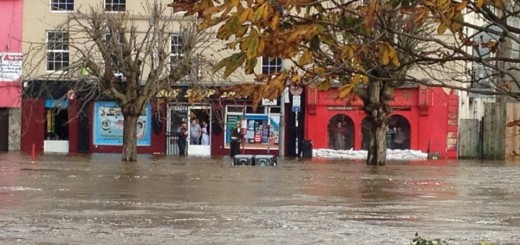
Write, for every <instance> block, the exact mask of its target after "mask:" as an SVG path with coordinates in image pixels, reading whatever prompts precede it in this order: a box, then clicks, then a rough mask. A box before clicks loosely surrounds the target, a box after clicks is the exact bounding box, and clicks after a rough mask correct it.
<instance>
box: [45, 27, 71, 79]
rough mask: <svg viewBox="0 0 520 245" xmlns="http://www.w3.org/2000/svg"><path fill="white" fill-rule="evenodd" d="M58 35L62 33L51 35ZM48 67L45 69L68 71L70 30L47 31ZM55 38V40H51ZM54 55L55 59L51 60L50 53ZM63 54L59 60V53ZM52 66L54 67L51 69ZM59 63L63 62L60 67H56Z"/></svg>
mask: <svg viewBox="0 0 520 245" xmlns="http://www.w3.org/2000/svg"><path fill="white" fill-rule="evenodd" d="M51 34H54V35H56V36H57V35H58V34H60V35H61V37H56V36H54V37H51V36H50V35H51ZM45 35H46V56H47V57H46V67H45V70H46V71H47V72H66V71H67V69H68V67H69V65H70V48H69V43H70V34H69V32H68V31H55V30H51V31H46V32H45ZM51 39H54V40H51ZM51 54H52V55H53V59H52V60H50V56H49V55H51ZM59 54H61V59H60V60H57V59H56V57H57V55H59ZM51 62H52V66H53V69H49V67H50V66H51ZM57 64H61V66H60V68H56V66H57Z"/></svg>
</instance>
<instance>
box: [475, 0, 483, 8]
mask: <svg viewBox="0 0 520 245" xmlns="http://www.w3.org/2000/svg"><path fill="white" fill-rule="evenodd" d="M482 5H484V0H477V2H476V3H475V6H476V7H477V8H482Z"/></svg>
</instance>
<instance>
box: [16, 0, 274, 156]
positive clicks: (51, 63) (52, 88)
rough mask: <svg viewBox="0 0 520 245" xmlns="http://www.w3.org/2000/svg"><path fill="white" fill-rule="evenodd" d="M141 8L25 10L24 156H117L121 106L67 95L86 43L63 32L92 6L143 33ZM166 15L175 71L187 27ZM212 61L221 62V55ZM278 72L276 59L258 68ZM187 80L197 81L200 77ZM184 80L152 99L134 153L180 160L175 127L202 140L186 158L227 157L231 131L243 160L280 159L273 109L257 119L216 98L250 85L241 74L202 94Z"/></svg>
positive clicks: (123, 4) (68, 4) (80, 1)
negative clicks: (255, 156)
mask: <svg viewBox="0 0 520 245" xmlns="http://www.w3.org/2000/svg"><path fill="white" fill-rule="evenodd" d="M145 2H146V1H145ZM145 2H141V1H139V2H137V1H108V0H106V1H103V4H102V5H101V6H98V2H96V3H95V5H93V3H92V2H91V1H87V0H50V1H48V2H41V1H40V2H37V3H34V4H32V5H30V6H24V9H23V11H24V13H25V16H26V18H25V19H24V23H23V41H24V46H23V52H24V54H26V57H30V58H28V59H26V60H25V63H24V69H25V70H24V80H25V82H24V84H25V86H24V94H23V101H22V115H21V116H22V124H23V125H22V136H21V148H22V150H23V151H32V149H33V148H34V149H35V150H36V151H37V152H45V153H74V152H89V153H120V152H121V146H122V125H123V118H122V114H121V109H120V108H119V106H118V105H117V104H116V103H115V101H113V100H111V99H110V98H103V97H100V98H98V99H96V100H89V99H88V98H86V96H84V95H83V94H81V93H80V92H78V91H74V90H72V84H74V83H76V82H78V81H77V80H75V79H74V77H73V76H64V74H66V73H67V72H68V71H67V67H69V66H71V65H72V64H73V63H74V62H77V60H76V58H77V54H76V53H75V52H78V51H77V50H75V48H76V47H73V45H78V43H79V42H80V41H81V40H83V39H82V38H85V37H84V36H81V33H74V32H73V31H72V27H69V29H70V31H67V28H63V27H67V20H68V18H70V16H71V15H73V14H74V13H77V11H79V10H81V11H83V12H84V11H88V10H89V7H91V6H94V7H101V11H104V12H105V13H114V14H118V13H128V14H131V17H130V19H131V20H132V21H133V22H135V23H136V26H137V27H138V28H142V29H143V30H146V28H148V26H149V18H146V15H145V13H144V12H143V6H144V4H146V3H145ZM149 2H150V3H153V2H154V1H149ZM170 11H173V10H170ZM166 12H167V13H166V14H168V15H170V14H171V18H173V19H174V24H173V25H174V26H173V27H172V28H173V31H172V33H171V36H170V38H169V41H168V42H169V45H167V47H166V49H167V50H166V51H167V52H168V53H169V54H170V56H171V61H172V65H173V61H174V60H176V58H178V57H180V56H182V55H183V53H182V49H181V46H182V42H183V39H182V36H181V34H180V33H177V32H176V31H175V30H179V31H180V30H181V26H182V24H183V23H187V22H189V21H192V20H190V19H185V18H184V17H182V16H181V14H174V13H171V12H168V10H167V11H166ZM176 28H177V29H176ZM143 32H144V31H143ZM208 42H212V43H211V49H208V51H207V53H204V54H208V55H214V54H215V52H217V50H220V49H222V47H223V44H222V43H220V42H215V41H212V40H208ZM217 56H225V54H222V53H219V54H218V55H217ZM281 65H282V64H281V60H279V59H265V60H262V62H259V65H258V68H257V69H258V71H259V72H264V73H269V72H271V71H274V70H279V69H281ZM145 69H146V68H145ZM25 71H26V72H25ZM81 73H83V71H82V72H81ZM193 73H194V74H195V75H196V76H197V77H199V76H201V75H200V74H199V72H198V71H194V72H193ZM81 75H83V74H81ZM190 75H191V73H190ZM213 76H215V75H213ZM64 77H67V79H64ZM190 78H191V76H190V77H188V78H187V79H185V80H182V81H180V82H178V83H177V84H176V86H175V87H173V88H171V90H169V91H167V92H165V93H163V94H162V95H159V94H158V95H157V97H161V98H160V99H157V100H154V101H155V102H154V103H150V104H149V105H148V106H147V107H146V108H145V111H143V113H142V115H141V117H140V118H139V122H138V129H137V132H138V141H137V145H138V152H139V153H147V154H168V155H178V154H180V152H179V146H178V140H179V138H178V133H177V132H178V130H179V125H180V124H181V123H182V122H186V123H187V125H188V127H189V128H191V127H192V126H193V128H199V129H200V131H197V130H196V129H194V131H193V132H190V136H192V135H195V134H196V132H200V137H199V138H198V139H197V140H195V139H194V140H193V141H188V146H187V152H186V153H187V154H188V155H224V154H228V153H229V143H230V135H231V134H232V131H233V130H236V128H237V126H239V127H240V130H241V132H242V133H243V135H244V140H243V144H242V145H241V150H242V152H254V153H262V152H265V153H267V152H269V153H272V154H278V148H279V134H280V132H281V131H282V129H281V128H280V124H281V123H280V122H281V121H282V120H281V119H280V118H281V115H280V112H281V109H280V108H281V107H280V103H279V101H274V102H273V101H271V102H269V103H268V104H266V105H264V106H262V105H261V106H260V107H259V108H258V109H257V110H256V111H255V110H253V106H252V103H251V101H248V100H239V101H237V100H231V99H229V97H230V96H228V95H226V92H221V91H220V90H219V87H221V86H224V85H230V84H235V83H240V82H247V81H248V80H247V79H249V78H248V77H247V76H244V74H238V75H236V76H235V75H234V77H231V78H228V79H226V81H225V82H224V81H223V80H221V79H219V78H218V77H216V76H215V77H212V78H211V79H209V78H208V84H205V85H203V86H201V87H203V88H204V89H198V88H196V87H197V85H195V86H193V84H194V83H195V81H194V80H190ZM78 79H82V78H78ZM199 80H200V79H199ZM210 80H211V81H210ZM209 81H210V82H211V84H209ZM197 82H200V81H197ZM203 82H206V81H203ZM171 93H174V94H171ZM193 93H203V97H205V99H204V100H202V101H201V102H196V103H193V102H190V101H189V100H188V99H187V97H186V96H187V94H193ZM160 94H161V93H160ZM162 97H164V98H162ZM239 123H240V125H239ZM202 129H204V131H205V132H204V133H202V131H203V130H202ZM197 134H198V133H197ZM203 139H204V140H203Z"/></svg>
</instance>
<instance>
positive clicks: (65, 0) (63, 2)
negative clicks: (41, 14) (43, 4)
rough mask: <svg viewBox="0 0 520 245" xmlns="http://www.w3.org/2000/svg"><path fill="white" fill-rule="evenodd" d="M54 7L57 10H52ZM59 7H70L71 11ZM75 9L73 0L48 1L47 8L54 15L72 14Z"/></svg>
mask: <svg viewBox="0 0 520 245" xmlns="http://www.w3.org/2000/svg"><path fill="white" fill-rule="evenodd" d="M54 6H56V8H57V9H53V7H54ZM61 6H72V9H67V8H61ZM74 7H75V0H50V3H49V8H50V11H51V12H54V13H68V12H73V11H74Z"/></svg>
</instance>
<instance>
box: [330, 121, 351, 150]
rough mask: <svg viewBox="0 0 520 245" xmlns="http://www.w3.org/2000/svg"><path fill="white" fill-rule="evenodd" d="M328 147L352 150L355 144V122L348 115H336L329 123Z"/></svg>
mask: <svg viewBox="0 0 520 245" xmlns="http://www.w3.org/2000/svg"><path fill="white" fill-rule="evenodd" d="M328 132H329V143H328V148H330V149H335V150H350V149H352V147H353V146H354V122H353V121H352V119H351V118H350V117H349V116H347V115H341V114H339V115H335V116H333V117H332V118H331V119H330V121H329V124H328Z"/></svg>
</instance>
